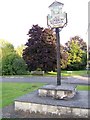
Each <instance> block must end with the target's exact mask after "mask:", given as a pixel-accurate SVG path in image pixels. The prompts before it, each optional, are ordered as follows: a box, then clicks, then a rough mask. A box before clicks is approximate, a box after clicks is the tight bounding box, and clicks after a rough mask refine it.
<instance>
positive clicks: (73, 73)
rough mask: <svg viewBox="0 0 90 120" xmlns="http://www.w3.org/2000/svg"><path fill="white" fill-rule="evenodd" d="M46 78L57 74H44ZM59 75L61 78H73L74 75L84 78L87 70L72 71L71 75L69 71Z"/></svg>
mask: <svg viewBox="0 0 90 120" xmlns="http://www.w3.org/2000/svg"><path fill="white" fill-rule="evenodd" d="M45 75H46V76H56V75H57V72H53V71H52V72H48V73H47V74H45ZM61 75H62V76H75V75H79V76H85V75H87V70H79V71H72V73H70V71H68V72H67V71H63V70H62V71H61Z"/></svg>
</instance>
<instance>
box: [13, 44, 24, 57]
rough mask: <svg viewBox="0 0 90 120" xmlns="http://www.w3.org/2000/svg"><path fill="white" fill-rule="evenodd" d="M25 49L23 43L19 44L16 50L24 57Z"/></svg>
mask: <svg viewBox="0 0 90 120" xmlns="http://www.w3.org/2000/svg"><path fill="white" fill-rule="evenodd" d="M23 49H25V46H24V45H23V44H22V45H20V46H18V47H17V48H16V49H15V50H16V53H17V54H18V55H19V56H20V57H22V53H23Z"/></svg>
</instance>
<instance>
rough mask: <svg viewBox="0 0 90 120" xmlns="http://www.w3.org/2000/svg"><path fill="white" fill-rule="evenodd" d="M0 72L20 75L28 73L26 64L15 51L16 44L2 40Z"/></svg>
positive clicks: (0, 42) (0, 41)
mask: <svg viewBox="0 0 90 120" xmlns="http://www.w3.org/2000/svg"><path fill="white" fill-rule="evenodd" d="M0 73H2V75H18V74H25V73H26V64H25V61H24V60H23V58H21V57H20V56H19V55H18V54H17V53H16V51H15V49H14V46H13V45H12V44H11V43H9V42H8V41H5V40H0Z"/></svg>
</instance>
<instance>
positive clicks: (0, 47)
mask: <svg viewBox="0 0 90 120" xmlns="http://www.w3.org/2000/svg"><path fill="white" fill-rule="evenodd" d="M12 52H15V50H14V46H13V45H12V44H11V43H9V42H8V41H5V40H0V57H1V58H3V57H4V56H6V55H7V54H9V53H12Z"/></svg>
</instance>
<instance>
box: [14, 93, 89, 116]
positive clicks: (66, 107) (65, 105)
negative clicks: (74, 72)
mask: <svg viewBox="0 0 90 120" xmlns="http://www.w3.org/2000/svg"><path fill="white" fill-rule="evenodd" d="M15 110H16V111H19V110H21V111H22V110H23V111H25V112H26V111H29V112H30V113H33V112H34V113H40V114H49V113H50V114H53V115H54V114H56V115H60V116H61V115H70V118H72V117H74V116H76V117H77V116H78V117H81V118H87V117H89V116H90V115H89V113H90V106H89V101H88V92H87V91H78V93H77V95H76V96H75V97H73V98H72V99H69V100H57V99H51V97H39V96H38V91H34V92H31V93H29V94H26V95H24V96H21V97H19V98H17V99H16V100H15Z"/></svg>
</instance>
